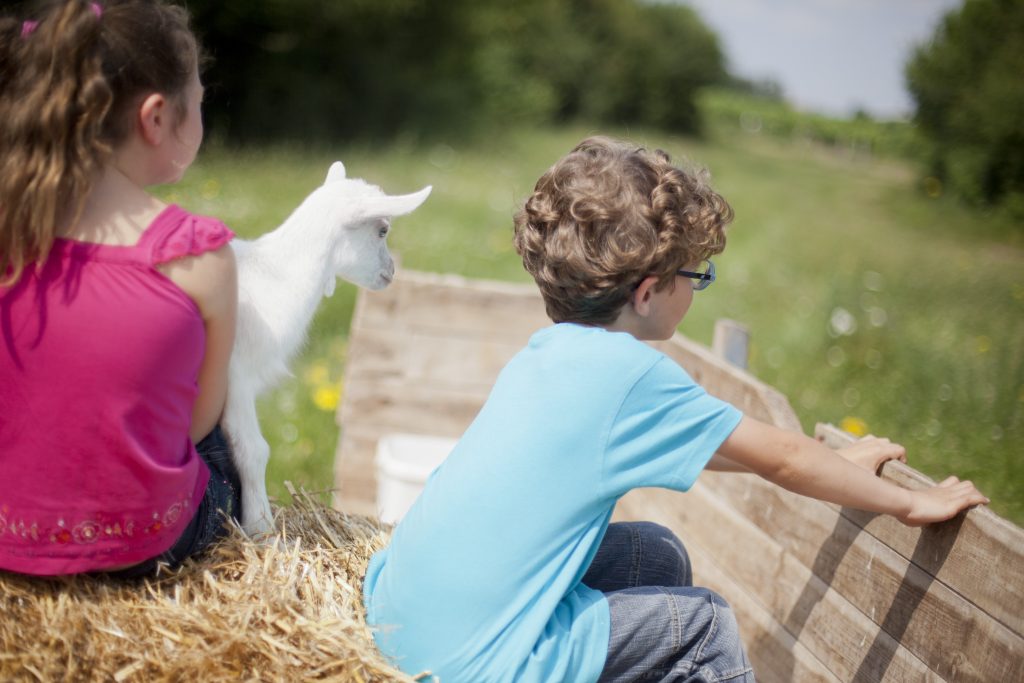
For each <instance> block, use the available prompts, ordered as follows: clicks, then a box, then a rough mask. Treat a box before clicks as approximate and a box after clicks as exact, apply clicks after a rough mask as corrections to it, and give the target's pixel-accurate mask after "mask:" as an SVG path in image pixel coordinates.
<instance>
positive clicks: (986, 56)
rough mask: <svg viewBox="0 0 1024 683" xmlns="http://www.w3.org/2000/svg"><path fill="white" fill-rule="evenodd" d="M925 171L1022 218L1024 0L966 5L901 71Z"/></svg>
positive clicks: (975, 199)
mask: <svg viewBox="0 0 1024 683" xmlns="http://www.w3.org/2000/svg"><path fill="white" fill-rule="evenodd" d="M906 76H907V83H908V87H909V89H910V92H911V95H912V96H913V98H914V99H915V101H916V104H917V111H916V115H915V122H916V123H917V125H918V126H919V128H920V130H921V132H922V133H923V134H924V135H925V136H926V137H927V138H928V139H929V140H930V142H931V146H932V153H931V160H930V164H931V168H930V169H929V171H930V173H931V174H932V175H934V176H936V177H938V178H939V179H940V180H942V181H943V183H944V184H945V185H946V187H948V188H950V189H952V190H954V191H955V192H957V193H958V194H959V195H960V196H962V197H964V198H965V199H967V200H968V201H970V202H972V203H976V204H983V205H1003V206H1005V207H1006V208H1007V210H1009V211H1010V212H1011V213H1012V214H1014V215H1015V216H1017V217H1019V218H1024V116H1022V112H1024V0H967V1H966V2H965V3H964V5H963V6H962V7H961V8H960V9H959V10H954V11H953V12H950V13H949V14H947V15H946V17H945V18H944V19H943V21H942V22H941V24H940V25H939V27H938V29H937V30H936V33H935V35H934V36H933V37H932V40H931V41H930V42H929V43H927V44H925V45H923V46H921V47H920V48H918V49H917V51H916V52H915V54H914V55H913V57H912V58H911V60H910V62H909V63H908V65H907V68H906Z"/></svg>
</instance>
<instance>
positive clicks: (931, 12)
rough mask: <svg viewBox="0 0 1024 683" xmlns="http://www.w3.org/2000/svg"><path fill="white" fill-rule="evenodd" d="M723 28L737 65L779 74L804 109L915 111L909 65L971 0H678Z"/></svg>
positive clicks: (753, 72)
mask: <svg viewBox="0 0 1024 683" xmlns="http://www.w3.org/2000/svg"><path fill="white" fill-rule="evenodd" d="M677 1H678V2H681V3H683V4H687V5H690V6H691V7H693V8H694V9H695V10H696V11H697V13H698V14H699V15H700V16H701V18H702V19H703V20H704V22H705V23H706V24H707V25H708V26H709V27H711V29H712V30H713V31H714V32H715V33H717V34H718V36H719V40H720V41H721V47H722V50H723V51H724V52H725V55H726V58H727V60H728V63H729V69H730V71H731V72H732V73H734V74H736V75H737V76H741V77H743V78H748V79H753V80H762V79H771V80H774V81H776V82H778V83H779V84H780V85H781V86H782V90H783V95H784V96H785V98H786V99H787V100H788V101H789V102H791V103H792V104H793V105H794V106H796V107H797V108H798V109H802V110H807V111H816V112H821V113H824V114H830V115H837V116H845V115H849V114H852V113H853V112H854V111H856V110H857V109H863V110H864V111H867V112H868V113H870V114H871V115H873V116H875V117H878V118H903V117H907V116H909V115H910V114H912V113H913V100H912V99H911V98H910V94H909V93H908V92H907V89H906V85H905V83H904V78H903V67H904V65H905V64H906V62H907V60H908V59H909V58H910V56H911V55H912V54H913V49H914V47H915V46H916V45H918V44H920V43H922V42H925V41H927V40H928V38H930V37H931V36H932V34H933V32H934V31H935V28H936V27H937V26H938V24H939V21H940V20H941V18H942V17H943V15H945V14H946V13H947V12H948V11H949V10H951V9H954V8H957V7H959V6H961V4H962V2H963V0H677Z"/></svg>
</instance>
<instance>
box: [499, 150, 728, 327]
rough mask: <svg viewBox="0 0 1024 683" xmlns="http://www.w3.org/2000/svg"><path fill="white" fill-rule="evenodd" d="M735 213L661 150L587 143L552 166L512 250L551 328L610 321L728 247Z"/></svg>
mask: <svg viewBox="0 0 1024 683" xmlns="http://www.w3.org/2000/svg"><path fill="white" fill-rule="evenodd" d="M732 217H733V213H732V209H731V208H730V207H729V205H728V203H726V201H725V199H723V198H722V197H721V196H720V195H719V194H718V193H716V192H715V191H713V190H712V189H711V188H710V187H709V186H708V184H707V174H706V172H703V171H702V172H699V173H688V172H686V171H683V170H681V169H679V168H676V167H675V166H673V165H672V163H671V160H670V159H669V156H668V155H667V154H665V153H664V152H662V151H660V150H656V151H649V150H646V149H644V148H642V147H636V146H631V145H628V144H626V143H624V142H620V141H617V140H612V139H609V138H604V137H593V138H588V139H586V140H584V141H583V142H581V143H580V144H579V145H577V146H576V148H575V149H574V150H573V151H572V152H570V153H569V154H568V155H567V156H565V157H564V158H562V159H561V160H560V161H559V162H558V163H556V164H555V165H554V166H552V167H551V168H550V169H549V170H548V171H547V172H546V173H545V174H544V175H543V176H541V178H540V180H538V181H537V185H536V187H535V188H534V191H533V194H532V195H531V196H530V198H529V199H527V200H526V203H525V205H524V206H523V208H522V209H520V210H519V211H518V212H517V213H516V216H515V247H516V251H517V252H519V255H520V256H522V258H523V265H524V266H525V267H526V270H527V271H528V272H529V273H530V274H531V275H533V278H534V280H536V282H537V285H538V286H539V287H540V291H541V295H542V296H543V297H544V303H545V306H546V308H547V312H548V316H550V317H551V319H552V320H554V321H555V322H578V323H583V324H591V325H605V324H609V323H611V322H614V321H615V319H616V318H617V317H618V315H619V312H620V311H621V309H622V307H623V305H625V304H626V302H627V301H628V300H629V297H630V295H631V293H632V291H633V289H634V288H635V287H636V285H637V284H638V283H639V282H640V281H641V280H643V279H644V278H645V277H647V276H650V275H653V276H655V277H657V278H658V284H657V285H656V287H657V288H658V289H663V288H665V287H668V286H671V285H672V284H673V283H674V281H675V273H676V270H677V269H679V268H682V267H684V266H686V265H693V264H695V263H697V262H698V261H700V260H702V259H706V258H708V257H710V256H713V255H714V254H718V253H720V252H721V251H722V250H723V249H725V226H726V225H727V224H728V223H729V222H730V221H731V220H732Z"/></svg>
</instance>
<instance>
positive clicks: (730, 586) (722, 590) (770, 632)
mask: <svg viewBox="0 0 1024 683" xmlns="http://www.w3.org/2000/svg"><path fill="white" fill-rule="evenodd" d="M651 521H659V520H651ZM659 523H662V522H659ZM686 551H687V553H688V554H689V556H690V561H691V562H692V564H693V567H694V577H695V581H694V583H695V585H698V586H704V587H706V588H709V589H711V590H713V591H715V592H716V593H718V594H719V595H721V596H723V597H725V596H728V597H727V598H726V602H728V603H729V606H730V607H732V610H733V613H734V614H735V616H736V621H737V622H738V623H739V627H740V637H741V638H742V639H743V644H744V647H745V648H746V650H747V656H748V657H749V658H750V662H751V665H752V666H753V667H754V675H755V676H756V678H757V680H758V681H761V683H773V682H778V683H810V682H812V681H813V682H815V683H837V682H838V681H839V678H837V677H836V676H835V674H833V673H832V672H831V671H829V669H828V667H826V666H825V665H824V664H822V663H821V662H820V661H818V659H817V658H816V657H815V656H814V655H813V654H812V653H811V652H810V651H809V650H808V649H807V647H806V646H805V645H804V644H803V643H801V642H800V641H798V640H796V639H795V638H793V636H792V635H791V634H790V633H789V632H788V631H786V629H784V628H783V627H782V626H781V624H779V622H778V621H777V620H776V619H775V618H774V617H773V616H772V615H771V614H770V613H769V612H768V610H766V609H765V608H764V607H763V606H762V605H761V604H760V603H759V602H758V601H757V599H756V598H755V597H754V596H752V595H751V594H750V592H749V591H747V590H745V589H744V588H742V587H741V586H740V585H739V584H737V583H736V582H735V581H733V580H732V579H730V578H729V575H728V573H727V572H725V571H723V570H722V569H721V568H720V567H718V565H716V564H715V562H714V560H713V559H712V557H711V555H710V554H709V553H708V552H707V550H705V548H704V547H703V546H702V545H700V544H699V543H692V542H691V543H688V544H687V545H686Z"/></svg>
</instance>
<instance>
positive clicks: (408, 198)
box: [366, 185, 433, 218]
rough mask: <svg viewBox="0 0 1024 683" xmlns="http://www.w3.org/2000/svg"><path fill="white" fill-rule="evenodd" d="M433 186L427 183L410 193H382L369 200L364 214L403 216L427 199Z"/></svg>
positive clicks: (372, 215) (388, 216) (371, 215)
mask: <svg viewBox="0 0 1024 683" xmlns="http://www.w3.org/2000/svg"><path fill="white" fill-rule="evenodd" d="M432 189H433V188H432V187H431V186H430V185H427V186H426V187H424V188H423V189H422V190H420V191H419V192H413V193H412V194H399V195H393V196H390V195H382V196H380V197H375V198H374V199H372V200H370V201H369V202H368V203H367V206H366V215H367V216H370V217H380V218H390V217H391V216H404V215H405V214H407V213H412V212H413V211H415V210H416V209H417V208H418V207H419V205H420V204H422V203H423V202H425V201H426V200H427V197H429V196H430V191H431V190H432Z"/></svg>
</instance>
